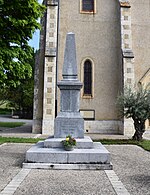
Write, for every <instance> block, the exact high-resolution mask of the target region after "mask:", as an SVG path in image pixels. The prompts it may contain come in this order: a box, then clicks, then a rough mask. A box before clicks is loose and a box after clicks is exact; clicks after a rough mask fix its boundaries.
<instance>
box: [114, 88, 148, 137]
mask: <svg viewBox="0 0 150 195" xmlns="http://www.w3.org/2000/svg"><path fill="white" fill-rule="evenodd" d="M117 104H118V107H119V110H120V113H121V116H122V117H126V118H132V119H133V121H134V128H135V133H134V135H133V137H132V139H133V140H137V141H140V140H142V136H143V133H144V131H145V121H146V120H147V119H150V85H147V86H146V87H143V86H142V85H139V86H138V87H137V88H136V89H131V88H129V87H126V88H125V90H124V93H122V94H121V95H119V96H118V99H117Z"/></svg>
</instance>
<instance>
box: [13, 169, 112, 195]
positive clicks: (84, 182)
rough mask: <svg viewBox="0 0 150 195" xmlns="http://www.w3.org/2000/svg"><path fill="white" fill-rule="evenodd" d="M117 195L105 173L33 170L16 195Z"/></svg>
mask: <svg viewBox="0 0 150 195" xmlns="http://www.w3.org/2000/svg"><path fill="white" fill-rule="evenodd" d="M24 194H26V195H35V194H36V195H41V194H42V195H70V194H71V195H80V194H81V195H108V194H109V195H115V192H114V190H113V188H112V186H111V184H110V182H109V180H108V178H107V176H106V174H105V172H104V171H70V170H66V171H65V170H61V171H57V170H32V171H31V172H30V174H29V175H28V176H27V177H26V179H25V180H24V181H23V183H22V184H21V185H20V187H19V189H17V191H16V193H15V194H14V195H24Z"/></svg>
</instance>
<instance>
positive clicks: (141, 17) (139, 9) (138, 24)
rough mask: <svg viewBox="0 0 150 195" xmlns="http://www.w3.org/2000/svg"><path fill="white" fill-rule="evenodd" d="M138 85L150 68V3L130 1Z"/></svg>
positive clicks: (144, 0) (145, 0) (142, 0)
mask: <svg viewBox="0 0 150 195" xmlns="http://www.w3.org/2000/svg"><path fill="white" fill-rule="evenodd" d="M130 4H131V22H132V40H133V41H132V42H133V53H134V57H135V63H134V64H135V65H134V66H135V81H136V83H137V82H139V81H140V79H141V78H142V77H143V76H144V74H145V73H146V72H147V71H148V69H149V68H150V3H149V0H140V1H136V0H130Z"/></svg>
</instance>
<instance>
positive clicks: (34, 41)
mask: <svg viewBox="0 0 150 195" xmlns="http://www.w3.org/2000/svg"><path fill="white" fill-rule="evenodd" d="M42 1H43V0H38V2H39V3H42ZM39 36H40V31H39V30H36V31H35V33H34V34H33V38H32V39H31V40H30V41H29V45H30V46H31V47H34V48H35V50H37V49H39Z"/></svg>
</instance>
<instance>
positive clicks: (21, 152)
mask: <svg viewBox="0 0 150 195" xmlns="http://www.w3.org/2000/svg"><path fill="white" fill-rule="evenodd" d="M30 147H31V146H30V145H27V144H26V145H25V144H6V145H2V146H1V147H0V191H1V190H2V189H3V188H4V187H5V186H6V185H7V184H8V183H9V182H10V181H11V180H12V178H13V177H14V176H15V175H16V174H17V173H18V172H19V171H20V170H21V165H22V162H23V161H24V157H25V151H26V150H27V149H29V148H30Z"/></svg>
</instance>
